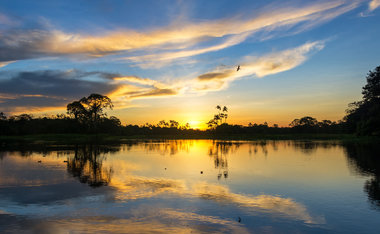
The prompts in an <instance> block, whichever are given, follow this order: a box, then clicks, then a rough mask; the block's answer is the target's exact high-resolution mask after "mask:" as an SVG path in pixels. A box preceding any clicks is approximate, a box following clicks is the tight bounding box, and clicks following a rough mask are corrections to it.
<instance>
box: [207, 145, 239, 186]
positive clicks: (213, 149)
mask: <svg viewBox="0 0 380 234" xmlns="http://www.w3.org/2000/svg"><path fill="white" fill-rule="evenodd" d="M240 144H241V143H232V142H223V141H216V142H213V143H212V144H210V147H209V149H208V155H209V156H210V157H212V158H213V159H214V165H215V168H216V169H218V176H217V178H218V180H220V178H221V177H222V175H223V177H224V178H225V179H227V178H228V160H227V157H228V155H230V154H233V153H234V152H236V151H237V149H238V148H239V146H240Z"/></svg>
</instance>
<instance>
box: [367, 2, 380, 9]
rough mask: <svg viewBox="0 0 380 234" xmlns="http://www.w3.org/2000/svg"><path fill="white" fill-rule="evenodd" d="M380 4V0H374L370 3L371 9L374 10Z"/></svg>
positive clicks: (369, 7)
mask: <svg viewBox="0 0 380 234" xmlns="http://www.w3.org/2000/svg"><path fill="white" fill-rule="evenodd" d="M379 6H380V0H372V1H371V2H369V4H368V9H369V11H374V10H376V9H377V8H378V7H379Z"/></svg>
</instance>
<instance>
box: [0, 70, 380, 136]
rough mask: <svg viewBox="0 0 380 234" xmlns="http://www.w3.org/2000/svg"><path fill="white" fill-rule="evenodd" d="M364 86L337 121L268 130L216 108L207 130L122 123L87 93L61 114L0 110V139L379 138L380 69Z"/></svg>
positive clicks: (304, 121)
mask: <svg viewBox="0 0 380 234" xmlns="http://www.w3.org/2000/svg"><path fill="white" fill-rule="evenodd" d="M366 79H367V84H366V85H365V86H364V87H363V91H362V94H363V99H362V100H361V101H358V102H354V103H351V104H349V108H348V109H347V114H346V116H345V117H344V118H343V119H342V120H340V121H338V122H335V121H331V120H322V121H318V120H317V119H315V118H313V117H311V116H305V117H302V118H299V119H294V120H293V121H292V122H291V123H289V126H288V127H279V126H278V125H277V124H274V125H273V126H269V125H268V124H267V123H266V122H264V123H262V124H257V123H254V124H252V123H249V124H248V126H242V125H230V124H228V123H227V118H228V108H227V107H226V106H223V107H222V106H220V105H218V106H216V109H217V111H218V112H217V113H216V114H215V115H214V117H213V118H212V119H211V120H210V121H209V122H207V123H206V124H207V126H208V129H207V130H204V131H202V130H199V129H192V128H190V125H189V124H188V123H186V124H180V123H179V122H178V121H175V120H169V121H165V120H161V121H159V122H158V123H157V124H149V123H146V124H144V125H132V124H129V125H124V126H123V125H122V124H121V121H120V120H119V119H118V118H117V117H115V116H110V117H108V116H107V114H106V113H105V111H106V109H112V108H113V103H112V101H111V99H110V98H108V97H107V96H103V95H101V94H91V95H89V96H88V97H83V98H81V99H80V100H78V101H74V102H71V103H69V104H68V105H67V113H66V114H57V115H55V116H50V117H37V118H35V117H33V116H32V115H30V114H20V115H13V116H9V117H7V116H6V115H5V114H4V113H3V112H0V135H28V134H64V133H85V134H98V133H105V134H114V135H128V136H132V135H135V136H138V135H144V136H155V135H157V136H162V135H173V136H185V135H191V136H194V137H196V136H202V135H226V134H227V135H229V134H247V135H250V134H294V133H316V134H319V133H327V134H330V133H339V134H340V133H354V134H357V135H376V136H378V135H380V66H378V67H376V68H375V69H374V70H373V71H370V72H369V73H368V74H367V77H366Z"/></svg>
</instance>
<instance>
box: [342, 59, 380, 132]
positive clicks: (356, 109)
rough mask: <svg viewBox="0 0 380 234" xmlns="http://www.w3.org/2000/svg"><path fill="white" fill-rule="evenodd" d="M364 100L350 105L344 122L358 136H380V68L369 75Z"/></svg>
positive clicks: (364, 90) (364, 88)
mask: <svg viewBox="0 0 380 234" xmlns="http://www.w3.org/2000/svg"><path fill="white" fill-rule="evenodd" d="M366 79H367V84H366V85H365V86H364V87H363V91H362V94H363V100H361V101H358V102H353V103H350V104H349V108H348V109H347V110H346V112H347V115H346V116H345V118H344V120H345V121H346V123H347V126H348V128H349V129H350V130H351V131H355V132H356V133H357V134H358V135H380V66H378V67H376V68H375V69H374V70H373V71H369V73H368V74H367V77H366Z"/></svg>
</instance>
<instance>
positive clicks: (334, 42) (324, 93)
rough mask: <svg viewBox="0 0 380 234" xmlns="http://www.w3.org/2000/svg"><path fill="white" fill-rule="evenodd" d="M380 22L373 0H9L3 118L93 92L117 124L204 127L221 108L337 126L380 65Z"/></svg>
mask: <svg viewBox="0 0 380 234" xmlns="http://www.w3.org/2000/svg"><path fill="white" fill-rule="evenodd" d="M379 15H380V1H379V0H372V1H364V0H351V1H349V0H331V1H297V0H294V1H286V2H285V1H248V0H246V1H244V0H240V1H227V0H225V1H224V0H220V1H174V0H173V1H169V0H168V1H159V0H158V1H145V0H144V1H107V0H103V1H89V0H80V1H51V0H50V1H20V0H4V1H2V2H1V4H0V111H3V112H5V113H6V114H7V115H12V114H20V113H33V114H34V115H35V116H40V115H50V114H55V113H65V109H66V105H67V104H68V103H69V102H72V101H73V100H78V99H80V98H82V97H84V96H88V95H89V94H91V93H100V94H103V95H107V96H108V97H110V98H111V99H112V101H113V103H114V106H115V108H114V110H113V111H108V115H115V116H117V117H118V118H120V119H121V120H122V123H123V124H139V125H140V124H144V123H145V122H149V123H157V122H158V121H160V120H162V119H165V120H170V119H174V120H177V121H179V122H180V123H183V124H184V123H186V122H188V123H190V125H191V126H192V127H201V128H204V127H205V123H206V122H207V121H208V120H209V119H211V118H212V117H213V114H214V113H215V112H216V109H215V106H216V105H222V106H223V105H226V106H228V108H229V119H228V122H229V123H233V124H243V125H246V124H248V123H249V122H251V123H263V122H264V121H267V122H268V123H269V125H273V124H275V123H276V124H279V125H280V126H287V125H288V124H289V123H290V122H291V121H292V120H293V119H295V118H300V117H302V116H313V117H316V118H317V119H318V120H322V119H330V120H334V121H337V120H340V119H341V118H342V117H343V116H344V114H345V109H346V108H347V104H348V103H350V102H353V101H356V100H360V99H361V87H362V86H363V85H364V84H365V75H366V74H367V72H368V71H369V70H372V69H373V68H375V67H376V66H378V65H380V53H379V52H380V44H379V43H378V40H377V38H380V28H379V22H380V17H379ZM238 65H240V66H241V69H240V70H239V71H236V70H237V69H236V68H237V66H238Z"/></svg>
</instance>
